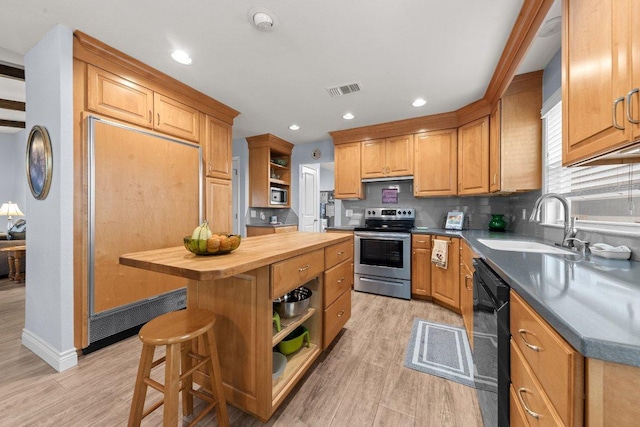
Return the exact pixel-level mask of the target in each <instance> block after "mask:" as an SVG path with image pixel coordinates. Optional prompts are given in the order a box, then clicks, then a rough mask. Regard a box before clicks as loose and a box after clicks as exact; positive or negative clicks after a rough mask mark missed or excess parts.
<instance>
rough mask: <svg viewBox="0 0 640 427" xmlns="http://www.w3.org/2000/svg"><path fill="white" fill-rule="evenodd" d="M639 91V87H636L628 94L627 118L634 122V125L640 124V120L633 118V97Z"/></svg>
mask: <svg viewBox="0 0 640 427" xmlns="http://www.w3.org/2000/svg"><path fill="white" fill-rule="evenodd" d="M638 92H640V89H639V88H635V89H631V90H630V91H629V93H628V94H627V108H626V110H627V120H628V121H629V122H630V123H633V124H634V125H637V124H639V123H640V120H636V119H634V118H633V113H632V111H631V97H632V96H633V95H634V94H636V93H638Z"/></svg>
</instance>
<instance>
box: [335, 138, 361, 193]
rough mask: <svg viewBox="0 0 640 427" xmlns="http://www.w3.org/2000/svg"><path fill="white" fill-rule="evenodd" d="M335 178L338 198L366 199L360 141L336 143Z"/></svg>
mask: <svg viewBox="0 0 640 427" xmlns="http://www.w3.org/2000/svg"><path fill="white" fill-rule="evenodd" d="M334 178H335V192H334V197H335V198H336V199H364V184H362V175H361V173H360V143H359V142H352V143H348V144H337V145H335V147H334Z"/></svg>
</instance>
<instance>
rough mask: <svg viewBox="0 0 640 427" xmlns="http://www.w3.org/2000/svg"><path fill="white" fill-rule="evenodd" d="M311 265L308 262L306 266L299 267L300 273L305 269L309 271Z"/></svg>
mask: <svg viewBox="0 0 640 427" xmlns="http://www.w3.org/2000/svg"><path fill="white" fill-rule="evenodd" d="M309 267H310V266H309V264H307V265H305V266H304V267H302V268H299V269H298V273H302V272H303V271H307V270H308V269H309Z"/></svg>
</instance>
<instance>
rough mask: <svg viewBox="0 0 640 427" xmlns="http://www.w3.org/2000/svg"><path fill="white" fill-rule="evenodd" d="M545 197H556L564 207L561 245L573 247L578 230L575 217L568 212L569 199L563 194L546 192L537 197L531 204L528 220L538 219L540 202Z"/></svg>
mask: <svg viewBox="0 0 640 427" xmlns="http://www.w3.org/2000/svg"><path fill="white" fill-rule="evenodd" d="M547 199H556V200H558V201H559V202H560V203H561V204H562V208H563V209H564V238H563V239H562V246H563V247H565V248H573V247H574V244H573V242H574V238H575V237H576V234H577V233H578V230H576V219H575V218H574V217H572V216H570V214H569V201H568V200H567V199H566V198H565V197H564V196H561V195H560V194H556V193H547V194H543V195H541V196H540V197H538V200H536V202H535V204H534V205H533V211H532V212H531V216H530V217H529V221H535V222H539V221H540V207H541V206H542V202H544V201H545V200H547Z"/></svg>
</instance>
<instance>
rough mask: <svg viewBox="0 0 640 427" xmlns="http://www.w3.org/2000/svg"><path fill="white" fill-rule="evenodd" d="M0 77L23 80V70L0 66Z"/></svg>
mask: <svg viewBox="0 0 640 427" xmlns="http://www.w3.org/2000/svg"><path fill="white" fill-rule="evenodd" d="M0 76H2V77H9V78H11V79H16V80H24V69H22V68H17V67H12V66H10V65H4V64H0Z"/></svg>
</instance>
